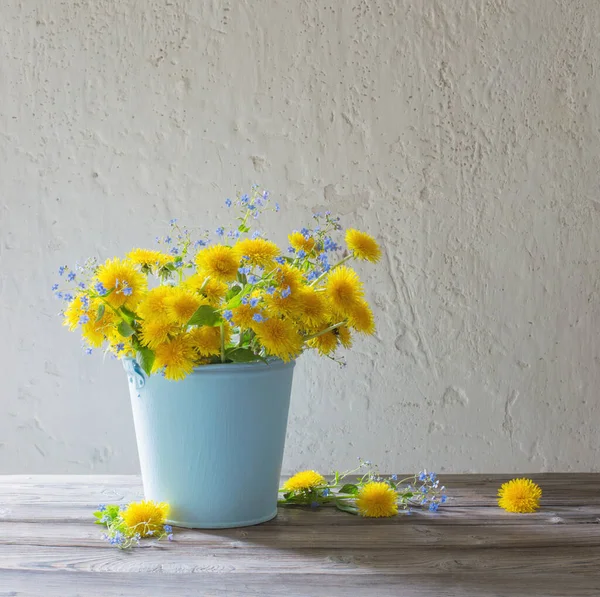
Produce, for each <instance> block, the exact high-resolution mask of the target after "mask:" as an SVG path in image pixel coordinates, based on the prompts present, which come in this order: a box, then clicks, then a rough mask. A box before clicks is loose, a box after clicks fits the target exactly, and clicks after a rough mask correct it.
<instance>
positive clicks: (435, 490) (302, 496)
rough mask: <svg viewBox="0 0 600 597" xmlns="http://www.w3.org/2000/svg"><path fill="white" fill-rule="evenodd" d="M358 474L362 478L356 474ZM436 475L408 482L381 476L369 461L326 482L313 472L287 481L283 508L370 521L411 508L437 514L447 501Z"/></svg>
mask: <svg viewBox="0 0 600 597" xmlns="http://www.w3.org/2000/svg"><path fill="white" fill-rule="evenodd" d="M356 473H359V474H356ZM445 491H446V488H445V487H444V486H443V485H440V480H439V479H438V478H437V475H436V474H435V473H432V472H429V473H428V472H427V471H425V470H423V471H421V472H419V473H417V474H415V475H411V476H409V477H405V478H398V475H396V474H392V475H382V474H381V473H380V472H379V471H378V469H377V467H376V466H373V464H372V463H371V461H370V460H363V459H362V458H359V459H358V466H357V467H356V468H354V469H351V470H348V471H344V472H340V471H334V472H333V474H332V475H331V477H328V478H325V477H323V476H322V475H321V474H319V473H318V472H316V471H314V470H307V471H301V472H299V473H296V474H295V475H294V476H293V477H291V478H290V479H288V481H286V483H285V484H284V485H283V487H282V488H280V489H279V492H280V493H281V494H283V495H282V497H281V499H279V500H278V503H279V505H281V506H310V507H311V508H312V509H313V510H314V509H316V508H319V507H320V506H334V507H335V508H337V509H338V510H341V511H342V512H348V513H349V514H354V515H360V516H364V517H367V518H386V517H391V516H395V515H397V514H398V513H399V512H400V511H403V512H407V513H410V512H411V510H412V508H420V509H426V510H428V511H429V512H437V511H438V509H439V507H440V506H441V505H442V504H445V503H446V501H447V500H448V497H447V496H446V493H445Z"/></svg>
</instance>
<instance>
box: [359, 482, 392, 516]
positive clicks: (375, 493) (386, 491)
mask: <svg viewBox="0 0 600 597" xmlns="http://www.w3.org/2000/svg"><path fill="white" fill-rule="evenodd" d="M356 506H357V508H358V511H359V513H360V514H361V515H362V516H367V517H368V518H385V517H388V516H395V515H396V514H398V496H397V495H396V492H395V491H394V490H393V489H392V488H391V487H390V486H389V485H388V484H387V483H384V482H382V481H371V482H369V483H366V484H365V485H363V486H362V487H361V488H360V489H359V490H358V495H357V496H356Z"/></svg>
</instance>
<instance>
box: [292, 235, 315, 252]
mask: <svg viewBox="0 0 600 597" xmlns="http://www.w3.org/2000/svg"><path fill="white" fill-rule="evenodd" d="M288 240H289V241H290V245H292V247H294V249H296V251H304V252H305V253H307V254H308V253H310V252H311V251H312V250H313V249H314V248H315V239H314V238H313V237H312V236H309V237H308V238H306V237H305V236H304V235H303V234H302V233H301V232H298V231H296V232H292V234H289V235H288Z"/></svg>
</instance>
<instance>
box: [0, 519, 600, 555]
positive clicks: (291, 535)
mask: <svg viewBox="0 0 600 597" xmlns="http://www.w3.org/2000/svg"><path fill="white" fill-rule="evenodd" d="M102 532H103V529H102V527H100V526H98V525H94V524H92V520H91V519H90V520H87V521H85V522H82V521H70V522H68V523H44V524H40V523H36V522H27V523H0V545H14V546H26V545H34V546H47V547H51V546H54V547H101V546H103V545H105V543H104V542H103V541H102V540H101V535H102ZM565 543H567V544H568V545H570V546H573V547H581V546H589V547H598V546H600V525H597V524H561V525H557V524H552V525H550V524H544V525H542V524H539V525H500V524H498V525H485V526H484V525H481V526H479V527H478V526H475V525H438V524H435V522H433V521H432V522H431V524H429V525H418V524H412V523H410V522H408V521H407V522H406V524H403V525H401V526H400V527H389V526H386V525H381V524H379V525H369V526H368V529H365V525H363V524H361V523H360V522H359V523H358V524H355V525H347V526H338V527H336V528H335V529H333V530H332V528H331V527H330V526H329V525H320V524H317V525H302V526H301V525H295V526H285V527H284V526H282V525H273V524H262V525H258V526H255V527H246V528H243V529H222V530H189V529H176V544H177V545H179V544H184V545H185V546H186V547H196V548H198V549H213V548H221V547H228V548H232V549H244V550H246V551H253V552H258V551H260V550H261V549H263V548H265V547H267V548H271V549H274V548H277V549H291V548H294V549H295V548H299V549H306V548H311V547H314V546H320V547H321V548H327V549H330V550H340V549H342V550H343V549H345V548H346V547H347V546H351V547H353V548H356V549H359V548H360V549H367V550H368V549H372V548H373V546H376V547H377V549H399V548H402V549H405V548H425V547H427V548H431V549H438V548H440V549H446V548H452V549H456V550H458V549H463V548H469V549H470V548H473V547H478V548H481V549H484V548H489V547H493V548H497V549H502V548H505V549H512V548H526V547H540V548H542V547H553V546H556V545H559V544H565ZM153 545H154V542H152V541H149V540H148V541H144V542H143V544H142V547H141V549H145V548H150V547H151V546H153Z"/></svg>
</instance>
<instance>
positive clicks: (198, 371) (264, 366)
mask: <svg viewBox="0 0 600 597" xmlns="http://www.w3.org/2000/svg"><path fill="white" fill-rule="evenodd" d="M121 361H123V367H124V368H125V369H126V368H127V367H126V363H128V362H129V363H135V364H136V365H137V366H138V367H139V368H140V372H141V371H142V369H141V367H140V365H139V363H138V362H137V360H136V359H134V358H133V357H122V358H121ZM295 365H296V359H292V360H290V361H287V362H284V361H282V360H281V359H277V358H269V359H267V362H266V363H265V362H264V361H253V362H251V363H214V364H210V365H199V366H198V367H194V368H193V369H192V372H191V373H190V374H189V375H202V374H208V373H232V374H235V373H248V372H250V371H252V372H258V371H272V370H276V369H291V368H293V367H294V366H295ZM143 375H144V377H149V376H148V375H147V374H146V373H145V372H144V373H143Z"/></svg>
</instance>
